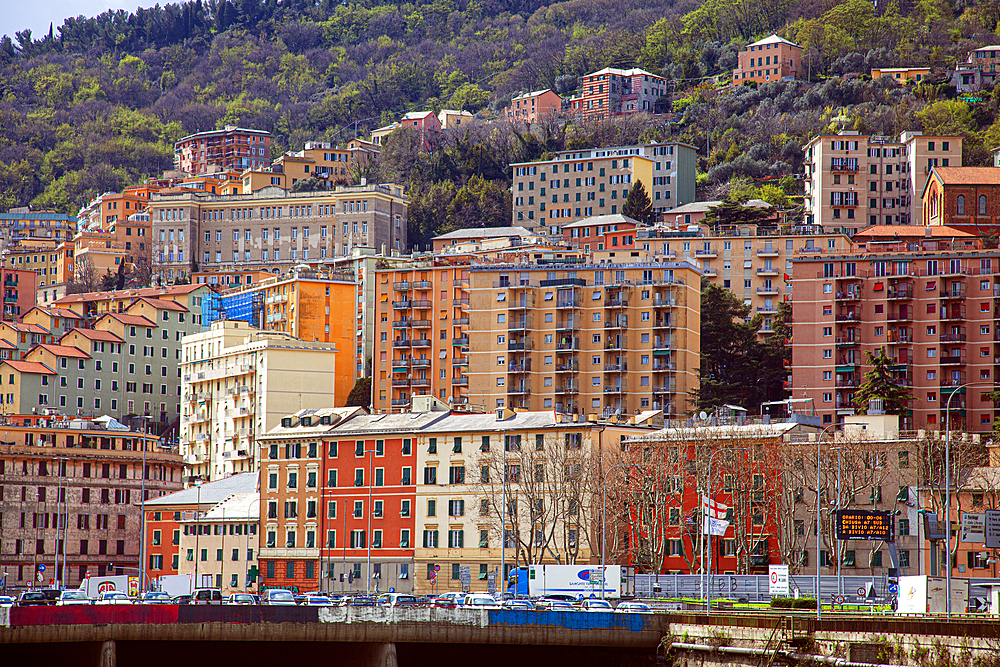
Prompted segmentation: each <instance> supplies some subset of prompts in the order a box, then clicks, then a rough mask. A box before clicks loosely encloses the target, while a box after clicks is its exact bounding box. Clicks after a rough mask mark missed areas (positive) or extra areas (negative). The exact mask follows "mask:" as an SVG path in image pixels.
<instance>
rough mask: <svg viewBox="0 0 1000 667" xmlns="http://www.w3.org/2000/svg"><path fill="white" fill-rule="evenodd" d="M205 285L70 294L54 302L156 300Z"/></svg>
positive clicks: (186, 292) (185, 292)
mask: <svg viewBox="0 0 1000 667" xmlns="http://www.w3.org/2000/svg"><path fill="white" fill-rule="evenodd" d="M202 287H204V285H198V284H197V283H196V284H193V285H172V286H170V287H145V288H143V289H126V290H118V291H116V292H85V293H83V294H69V295H67V296H64V297H63V298H61V299H57V300H55V301H53V302H52V303H54V304H57V305H58V304H61V303H80V302H84V301H105V300H108V299H141V298H144V297H145V298H150V299H156V298H158V297H161V296H165V295H170V296H176V295H184V294H190V293H191V292H194V291H195V290H197V289H200V288H202Z"/></svg>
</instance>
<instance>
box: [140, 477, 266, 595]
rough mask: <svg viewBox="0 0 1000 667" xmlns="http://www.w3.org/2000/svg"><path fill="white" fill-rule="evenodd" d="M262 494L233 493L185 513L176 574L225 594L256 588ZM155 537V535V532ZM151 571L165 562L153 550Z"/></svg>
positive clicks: (155, 570) (157, 571)
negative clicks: (199, 510)
mask: <svg viewBox="0 0 1000 667" xmlns="http://www.w3.org/2000/svg"><path fill="white" fill-rule="evenodd" d="M259 514H260V494H259V493H257V490H256V489H254V491H252V492H248V493H233V494H230V495H229V496H227V497H226V498H225V499H224V500H222V501H221V502H220V503H218V504H217V505H215V506H214V507H211V508H210V509H208V510H207V511H205V512H190V513H185V514H182V516H181V520H180V521H179V522H178V523H179V525H180V529H179V530H180V545H179V550H180V554H181V558H180V562H179V563H178V567H177V574H185V575H190V576H191V581H193V582H194V585H195V586H196V587H198V588H219V589H221V590H222V594H223V595H224V596H227V595H229V594H231V593H243V592H246V591H248V590H251V586H253V590H256V584H257V579H258V571H257V553H258V543H259V535H258V526H259V522H260V516H259ZM154 537H155V535H154ZM149 561H150V562H149V565H148V566H147V567H148V570H147V571H148V572H149V573H150V574H153V573H159V570H157V569H154V568H157V567H159V568H160V569H162V565H163V563H162V562H161V560H160V559H159V558H157V557H156V555H154V554H150V558H149Z"/></svg>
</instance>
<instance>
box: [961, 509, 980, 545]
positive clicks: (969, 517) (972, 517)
mask: <svg viewBox="0 0 1000 667" xmlns="http://www.w3.org/2000/svg"><path fill="white" fill-rule="evenodd" d="M961 535H962V537H961V540H962V542H975V543H976V544H982V543H983V542H985V541H986V515H985V514H971V513H969V512H962V533H961Z"/></svg>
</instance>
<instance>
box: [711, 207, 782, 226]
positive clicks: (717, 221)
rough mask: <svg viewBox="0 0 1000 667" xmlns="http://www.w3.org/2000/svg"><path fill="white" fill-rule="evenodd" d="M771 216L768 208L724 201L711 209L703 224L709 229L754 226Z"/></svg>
mask: <svg viewBox="0 0 1000 667" xmlns="http://www.w3.org/2000/svg"><path fill="white" fill-rule="evenodd" d="M772 215H773V213H772V211H771V209H770V208H763V207H760V206H743V205H742V204H737V203H736V202H731V201H728V200H726V201H724V202H722V203H721V204H719V205H718V206H715V207H713V208H712V209H711V210H710V211H709V212H708V214H707V215H706V216H705V224H706V225H708V226H709V227H712V228H716V227H728V226H731V225H747V224H751V225H756V224H760V223H761V222H763V221H764V220H767V219H768V218H770V217H771V216H772Z"/></svg>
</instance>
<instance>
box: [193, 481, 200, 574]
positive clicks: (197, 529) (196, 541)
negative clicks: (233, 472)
mask: <svg viewBox="0 0 1000 667" xmlns="http://www.w3.org/2000/svg"><path fill="white" fill-rule="evenodd" d="M194 484H195V486H196V487H197V488H198V500H197V503H196V504H195V507H194V520H195V525H194V587H195V588H201V586H199V582H198V560H199V559H200V558H201V551H200V541H201V478H200V477H199V478H195V482H194Z"/></svg>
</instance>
